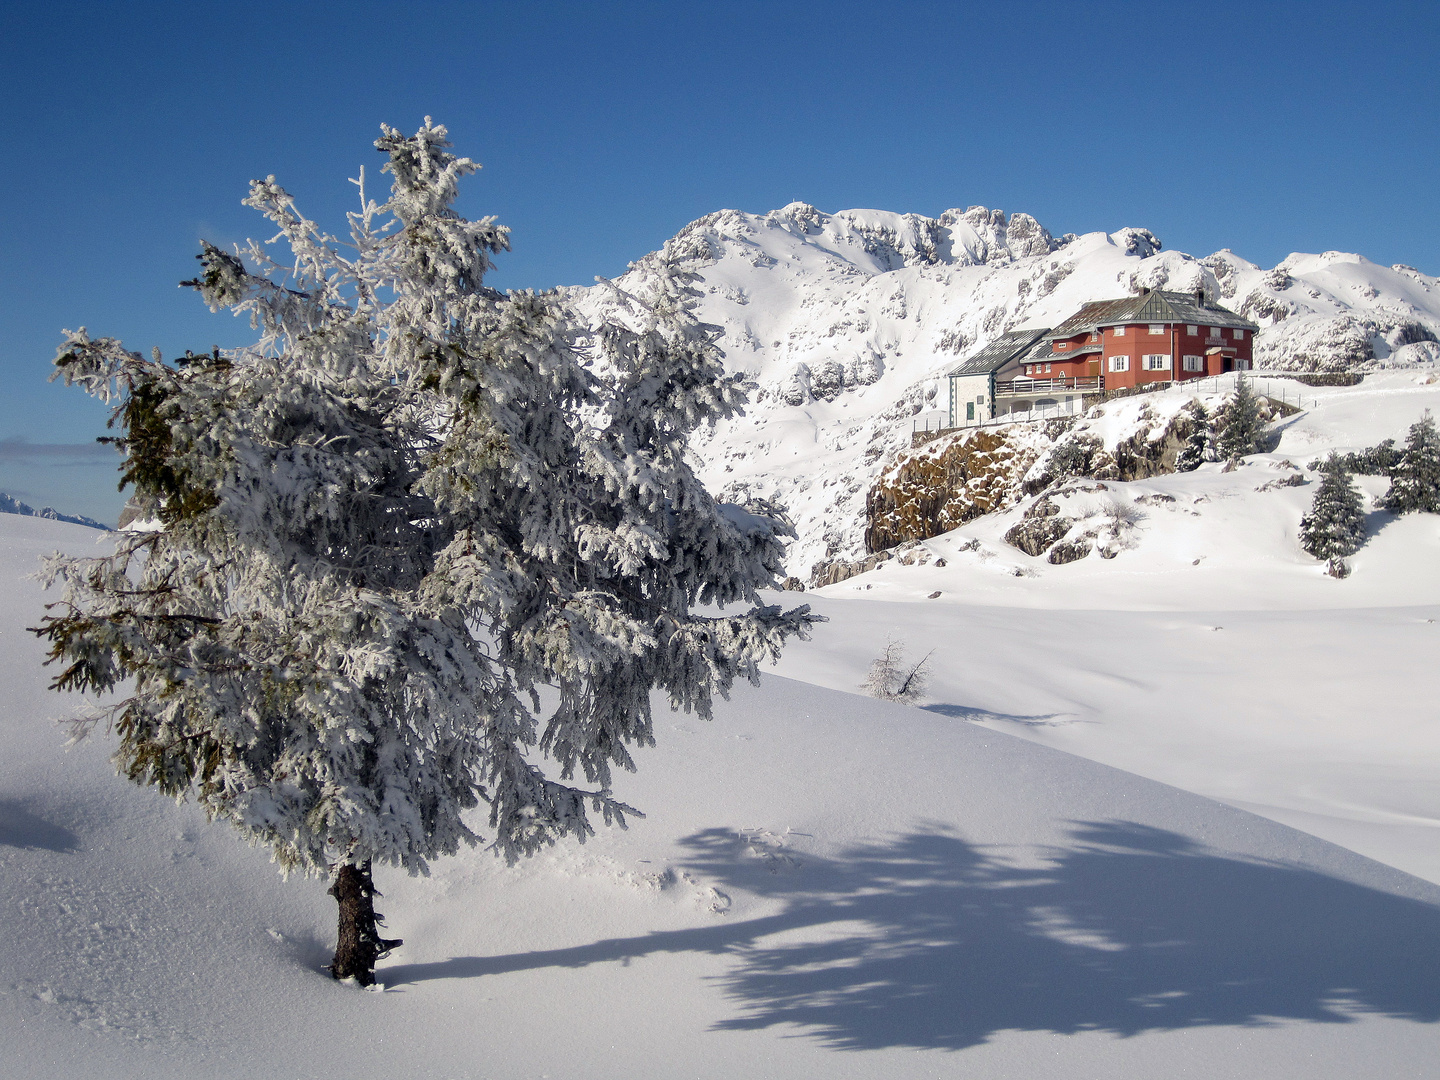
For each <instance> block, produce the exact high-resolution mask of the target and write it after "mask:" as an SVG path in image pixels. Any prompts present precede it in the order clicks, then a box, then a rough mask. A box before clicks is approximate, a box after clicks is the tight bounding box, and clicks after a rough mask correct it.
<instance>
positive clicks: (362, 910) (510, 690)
mask: <svg viewBox="0 0 1440 1080" xmlns="http://www.w3.org/2000/svg"><path fill="white" fill-rule="evenodd" d="M445 136H446V132H445V129H444V128H443V127H439V126H435V125H433V124H432V123H431V122H430V120H429V119H428V118H427V120H426V123H425V126H424V127H423V128H421V129H420V131H418V132H417V133H416V134H415V135H414V136H410V137H406V136H403V135H401V133H400V132H398V131H396V130H394V129H391V128H388V127H385V128H382V137H381V138H380V139H379V140H378V142H377V143H376V146H377V147H378V148H379V149H380V150H381V151H382V152H384V153H385V154H386V155H387V157H388V162H387V164H386V165H385V171H386V172H388V173H390V174H391V176H392V179H393V184H392V190H391V194H390V198H389V199H388V200H387V201H386V202H385V203H384V204H377V203H376V202H374V201H373V200H367V199H366V196H365V192H364V182H363V181H364V177H363V173H362V176H361V179H360V181H359V183H360V187H361V210H360V211H359V212H357V213H354V214H352V215H350V222H349V224H350V228H349V237H348V242H347V243H345V244H342V243H340V242H339V241H338V240H337V239H336V238H335V237H333V236H330V235H328V234H326V233H325V232H323V231H322V230H321V229H320V228H319V227H318V226H317V225H315V224H314V223H313V222H311V221H309V220H307V219H306V218H304V217H303V216H302V215H301V214H300V213H299V211H298V210H297V209H296V206H295V203H294V201H293V200H292V199H291V197H290V196H289V195H288V194H287V193H286V192H285V191H284V190H283V189H282V188H281V187H280V186H279V185H278V184H276V183H275V181H274V178H273V177H272V178H270V179H267V180H264V181H256V182H254V183H253V184H252V185H251V190H250V195H249V197H248V198H247V199H246V200H245V201H246V203H247V204H248V205H250V206H252V207H254V208H256V209H258V210H260V211H261V212H262V213H263V214H264V215H265V216H266V217H267V218H269V220H270V221H271V222H272V223H273V225H274V227H275V228H276V230H277V234H276V236H275V237H274V238H273V240H272V241H271V242H270V243H268V244H258V243H253V242H252V243H251V244H250V245H249V246H248V247H247V248H246V249H244V250H242V251H238V252H236V253H234V254H231V253H228V252H225V251H221V250H219V249H218V248H215V247H213V246H210V245H208V244H207V245H204V249H203V251H202V253H201V255H200V256H199V258H200V260H201V263H202V267H203V271H202V273H201V275H200V276H199V277H198V278H196V279H195V280H194V281H191V282H187V283H186V284H189V285H191V286H193V287H195V288H196V289H198V290H199V291H200V293H201V295H202V296H203V297H204V299H205V300H206V301H207V302H208V303H209V304H210V305H211V307H212V309H218V308H230V309H232V310H234V311H235V312H236V313H237V314H244V315H246V316H248V317H249V319H250V321H251V323H252V325H253V326H254V327H255V328H256V329H257V330H258V332H259V339H258V341H257V342H256V344H255V345H253V346H251V347H248V348H244V349H239V350H235V351H233V352H220V351H218V350H217V351H214V352H212V353H210V354H208V355H195V354H189V353H187V354H186V355H185V356H184V357H182V358H179V359H177V361H176V362H174V363H165V362H163V361H162V359H161V358H160V356H159V354H158V353H152V356H151V358H149V359H145V358H142V357H141V356H140V355H138V354H136V353H133V352H129V351H127V350H126V349H124V348H123V347H122V346H121V344H120V343H119V342H118V341H115V340H113V339H109V338H99V339H95V338H91V337H90V336H89V335H88V334H87V333H86V332H85V331H84V330H83V329H82V330H80V331H79V332H78V333H73V334H69V335H68V339H67V341H66V342H65V344H64V345H63V346H62V348H61V349H60V351H59V353H58V355H57V358H56V364H57V366H58V369H59V370H58V374H59V375H61V376H63V377H64V379H65V380H66V381H67V382H69V383H78V384H80V385H81V386H83V387H84V388H86V389H87V390H89V391H90V392H92V393H94V394H96V395H98V396H101V397H103V398H105V399H106V400H108V401H110V402H112V403H113V404H114V406H115V409H114V414H113V419H112V424H113V425H115V426H118V428H119V432H120V434H119V437H118V439H117V440H116V441H117V442H118V444H119V446H120V447H121V449H122V450H123V451H124V453H125V459H124V465H123V481H124V482H125V483H128V484H130V485H131V486H133V488H134V494H133V497H132V500H133V504H134V506H135V508H136V511H137V514H138V517H139V523H138V524H137V525H136V526H132V527H131V528H130V529H128V530H126V531H124V532H122V533H121V534H120V536H119V538H118V541H117V544H116V549H115V552H114V554H113V555H110V556H107V557H102V558H94V559H71V558H63V557H59V556H56V557H54V558H52V559H51V560H50V562H49V563H48V577H49V580H50V581H52V582H53V581H56V580H58V581H60V582H61V583H62V584H63V586H64V590H65V591H64V595H63V599H62V600H61V601H60V602H59V604H58V605H52V614H51V615H50V616H49V617H48V618H47V619H46V620H45V622H44V624H43V625H42V626H41V627H39V628H37V633H39V634H40V635H41V636H43V637H45V638H47V639H48V640H49V641H50V643H51V649H50V656H51V660H52V661H54V662H58V663H59V664H60V665H61V670H60V674H59V675H58V676H57V677H56V679H55V682H54V685H55V687H56V688H57V689H61V690H81V691H86V690H88V691H97V692H100V693H108V692H110V691H112V690H115V689H117V688H119V689H120V690H121V691H122V693H123V694H124V696H123V699H122V700H121V701H120V702H119V703H118V704H116V705H115V706H114V707H113V708H112V709H110V710H108V711H107V712H105V713H102V714H98V715H96V716H93V717H91V718H90V723H92V724H93V723H95V722H100V721H103V720H107V719H108V721H109V722H110V723H112V724H113V726H114V728H115V730H116V732H117V734H118V737H119V746H118V749H117V751H116V755H115V760H116V763H117V766H118V768H119V769H120V771H121V772H122V773H124V774H125V775H127V776H128V777H129V778H130V779H132V780H134V781H136V782H138V783H141V784H148V785H153V786H156V787H158V788H160V789H161V790H162V791H164V792H165V793H166V794H167V795H170V796H173V797H176V798H185V797H193V798H195V799H196V800H197V801H198V802H199V803H200V804H201V805H202V806H203V807H204V809H205V810H206V812H207V813H208V814H209V815H210V816H211V817H212V818H224V819H226V820H228V821H230V822H231V823H232V824H233V825H234V826H235V827H237V828H238V829H239V830H240V831H241V832H242V833H243V834H244V835H245V836H246V837H247V838H248V839H249V840H250V841H251V842H252V843H259V844H263V845H265V846H267V847H269V848H270V849H271V850H272V851H273V853H274V855H275V857H276V859H277V860H278V861H279V862H280V864H281V865H282V867H283V868H284V869H285V870H286V871H290V870H299V871H303V872H306V873H312V874H320V875H327V876H328V877H329V879H330V880H331V892H332V893H333V894H334V895H335V896H336V898H337V900H338V902H339V905H340V920H339V926H340V933H339V941H338V944H337V948H336V954H335V958H334V962H333V964H332V967H331V972H332V974H333V975H334V976H335V977H336V978H346V977H352V976H353V977H354V978H356V979H357V980H358V981H359V982H361V983H362V984H366V983H369V982H371V981H372V980H373V968H374V964H375V962H376V960H377V959H378V958H380V957H381V956H383V955H384V953H385V952H387V951H388V949H389V948H391V947H393V946H394V945H397V944H399V942H398V941H393V940H387V939H384V938H381V937H380V933H379V930H378V928H377V927H378V919H379V917H378V916H377V915H376V914H375V912H374V907H373V895H374V885H373V881H372V877H371V868H372V865H373V864H374V863H376V862H379V863H382V864H390V865H394V866H398V867H402V868H404V869H405V870H407V871H409V872H411V873H423V872H425V871H426V869H427V866H428V863H429V861H430V860H431V859H433V858H435V857H437V856H441V855H450V854H454V853H455V852H456V851H457V850H459V848H460V847H461V845H468V844H475V843H477V842H479V841H480V839H481V837H480V836H479V835H478V834H477V833H476V832H475V831H473V830H472V828H471V827H470V825H469V824H467V821H466V819H465V812H466V811H467V810H470V809H472V808H475V807H478V806H481V805H482V804H483V805H484V806H486V807H488V810H489V830H488V831H489V833H490V840H491V845H492V847H493V848H494V850H495V851H497V852H498V853H499V854H501V855H503V856H505V857H506V858H508V859H511V860H513V859H515V858H517V857H519V856H523V855H528V854H530V853H532V852H534V851H535V850H537V849H538V848H539V847H541V846H542V845H545V844H548V843H552V842H554V841H555V840H556V839H557V838H560V837H565V836H569V837H574V838H577V839H579V840H581V841H583V840H584V838H585V837H586V835H587V834H589V833H591V832H592V829H593V826H592V824H591V820H590V819H591V816H592V815H597V816H598V817H599V818H601V819H602V820H603V821H605V822H606V823H611V822H615V823H619V824H622V825H623V823H624V820H625V816H626V815H627V814H629V813H633V812H634V811H633V810H632V809H631V808H630V807H628V806H625V805H624V804H623V803H621V802H619V801H618V800H617V799H616V798H615V797H614V796H613V794H612V791H611V770H612V768H613V767H616V766H618V767H620V768H622V769H632V768H633V767H634V764H633V761H632V758H631V754H630V748H631V747H632V746H643V745H647V744H651V743H653V742H654V734H653V725H652V721H651V714H650V692H651V690H652V689H661V690H664V691H665V692H666V693H667V694H668V696H669V701H670V703H671V705H672V706H674V707H677V708H684V709H686V710H694V711H695V712H697V713H698V714H699V715H701V716H703V717H708V716H709V715H710V711H711V703H712V700H713V697H714V695H716V694H721V695H723V694H725V693H726V692H727V691H728V689H729V687H730V686H731V685H732V683H733V681H734V680H735V679H736V678H745V679H749V680H751V681H756V680H757V679H758V669H759V664H760V663H761V662H763V661H764V660H766V659H773V658H775V657H776V656H777V655H778V653H779V650H780V648H781V646H782V644H783V643H784V641H785V640H786V638H787V637H789V636H790V635H792V634H802V635H803V634H804V633H805V631H806V629H807V628H808V626H809V625H810V624H811V623H812V622H814V621H815V617H813V616H811V615H809V614H808V609H807V608H804V607H801V608H797V609H794V610H792V611H788V612H782V611H781V610H780V609H779V608H778V607H771V606H765V605H763V604H761V602H760V599H759V596H758V590H759V589H760V588H762V587H766V586H770V585H772V583H773V581H774V578H775V575H776V573H777V572H778V571H779V570H780V567H781V557H782V553H783V542H784V538H785V537H786V536H787V535H790V530H789V526H788V524H787V523H786V522H785V521H784V520H783V519H782V518H780V517H779V516H777V515H775V514H773V513H771V512H769V511H768V508H767V507H764V506H759V505H756V506H750V507H748V508H742V507H739V506H731V505H721V504H717V503H716V502H715V500H714V499H713V498H711V496H710V495H709V493H708V492H707V491H706V490H705V489H704V487H703V486H702V485H701V484H700V483H699V481H698V480H697V479H696V478H695V476H694V474H693V473H692V472H691V470H690V467H689V466H688V465H687V463H686V461H685V457H684V452H685V444H686V438H687V436H688V434H689V433H690V432H691V431H692V430H694V429H695V428H696V427H697V426H699V425H702V424H706V423H712V422H714V421H715V420H717V419H720V418H723V417H726V416H729V415H731V414H732V413H734V412H735V411H736V410H737V409H739V408H740V406H741V405H742V403H743V400H744V399H743V395H742V392H741V390H740V388H739V386H738V383H737V381H736V380H735V379H734V378H731V377H727V376H726V375H725V374H724V372H723V369H722V367H721V365H720V362H719V354H718V351H717V350H716V348H715V345H714V343H713V339H712V332H711V331H710V330H709V329H708V328H706V327H704V326H703V325H701V324H700V323H698V322H697V321H696V320H695V319H694V317H693V315H692V314H691V312H690V307H689V304H690V301H691V296H690V294H689V292H688V288H687V282H686V279H685V278H684V277H683V275H680V274H678V273H672V274H669V275H668V276H667V275H662V277H661V279H660V284H659V285H658V286H657V287H656V290H655V292H654V294H653V295H647V296H624V297H622V298H621V299H622V300H623V305H622V307H623V312H624V317H623V318H617V319H614V320H612V321H610V322H609V323H608V324H604V325H588V324H585V323H583V322H582V321H580V320H579V319H578V318H577V317H576V316H575V315H574V314H573V313H572V312H571V311H570V310H569V309H568V308H567V306H566V303H565V302H564V300H563V299H562V298H561V297H560V296H559V295H555V294H534V293H530V292H521V293H511V294H509V295H501V294H499V293H497V292H495V291H494V290H491V289H489V288H487V287H485V286H484V284H483V279H484V276H485V274H486V272H487V271H488V270H489V269H490V268H491V261H490V256H491V255H493V254H495V253H497V252H499V251H502V250H504V249H506V248H507V247H508V235H507V232H506V230H505V229H503V228H502V227H500V226H498V225H496V224H495V223H494V221H493V219H490V218H485V219H483V220H480V221H467V220H465V219H464V218H461V217H460V216H459V215H457V214H456V213H455V211H454V210H453V209H452V208H451V207H452V204H453V201H454V199H455V196H456V189H457V184H458V181H459V180H460V179H461V178H462V177H464V176H465V175H466V174H468V173H471V172H473V171H475V169H476V168H477V166H475V165H474V164H473V163H472V162H470V161H469V160H467V159H464V158H458V157H455V156H454V155H452V154H450V153H448V152H447V151H446V147H448V146H449V143H448V142H447V141H446V137H445ZM277 241H283V242H284V243H285V245H286V246H288V248H289V256H288V257H287V258H285V259H283V260H281V261H276V260H275V259H273V258H272V257H271V255H270V250H271V245H273V244H275V243H276V242H277ZM712 603H714V604H726V605H735V604H740V605H744V607H743V608H741V609H739V611H740V612H743V613H736V614H724V615H710V616H700V615H698V614H696V613H694V611H693V608H694V607H695V606H696V605H699V604H712ZM732 610H736V609H734V608H732ZM542 688H543V693H542ZM542 702H543V705H542ZM545 757H548V758H550V759H551V760H552V761H553V762H554V763H555V764H556V765H557V766H558V768H557V769H556V772H555V775H547V773H546V772H544V771H542V769H541V767H540V761H541V759H543V758H545Z"/></svg>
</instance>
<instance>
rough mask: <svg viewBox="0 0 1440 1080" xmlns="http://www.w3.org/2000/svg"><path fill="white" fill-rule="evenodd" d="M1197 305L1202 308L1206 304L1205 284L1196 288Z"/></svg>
mask: <svg viewBox="0 0 1440 1080" xmlns="http://www.w3.org/2000/svg"><path fill="white" fill-rule="evenodd" d="M1195 306H1196V307H1200V308H1203V307H1204V306H1205V289H1204V287H1203V286H1201V287H1199V288H1197V289H1196V290H1195Z"/></svg>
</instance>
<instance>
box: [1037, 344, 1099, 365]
mask: <svg viewBox="0 0 1440 1080" xmlns="http://www.w3.org/2000/svg"><path fill="white" fill-rule="evenodd" d="M1104 351H1105V346H1103V345H1100V344H1098V343H1097V344H1095V345H1077V346H1076V347H1075V348H1073V349H1066V350H1064V351H1063V352H1056V351H1055V350H1054V349H1053V348H1050V349H1046V350H1044V351H1043V352H1041V351H1040V350H1038V349H1037V350H1036V352H1035V355H1034V356H1031V357H1028V358H1027V359H1029V360H1040V361H1046V360H1074V359H1075V357H1077V356H1087V355H1089V354H1091V353H1101V352H1104Z"/></svg>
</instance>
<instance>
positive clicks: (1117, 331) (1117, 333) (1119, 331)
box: [1115, 326, 1125, 337]
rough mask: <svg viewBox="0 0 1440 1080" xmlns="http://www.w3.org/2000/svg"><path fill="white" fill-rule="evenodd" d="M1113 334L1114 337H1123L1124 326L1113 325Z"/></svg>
mask: <svg viewBox="0 0 1440 1080" xmlns="http://www.w3.org/2000/svg"><path fill="white" fill-rule="evenodd" d="M1115 336H1116V337H1124V336H1125V328H1124V327H1123V326H1117V327H1115Z"/></svg>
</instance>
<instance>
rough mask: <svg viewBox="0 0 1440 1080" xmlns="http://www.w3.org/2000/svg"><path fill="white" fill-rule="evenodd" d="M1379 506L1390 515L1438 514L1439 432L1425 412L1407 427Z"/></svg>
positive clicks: (1439, 508)
mask: <svg viewBox="0 0 1440 1080" xmlns="http://www.w3.org/2000/svg"><path fill="white" fill-rule="evenodd" d="M1380 506H1381V507H1382V508H1383V509H1385V510H1389V511H1390V512H1391V513H1392V514H1409V513H1413V512H1416V511H1418V512H1420V513H1425V514H1440V432H1437V431H1436V428H1435V420H1434V418H1433V417H1432V416H1431V415H1430V410H1429V409H1426V410H1425V412H1424V414H1423V415H1422V416H1421V417H1420V419H1419V420H1417V421H1416V422H1415V423H1413V424H1411V425H1410V433H1409V435H1408V436H1407V437H1406V439H1405V449H1404V450H1402V451H1401V452H1400V457H1399V460H1398V461H1397V462H1396V463H1395V464H1394V465H1393V466H1392V468H1391V472H1390V490H1389V491H1387V492H1386V493H1385V496H1384V498H1382V499H1381V500H1380Z"/></svg>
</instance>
